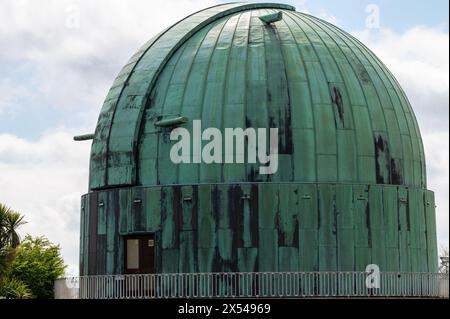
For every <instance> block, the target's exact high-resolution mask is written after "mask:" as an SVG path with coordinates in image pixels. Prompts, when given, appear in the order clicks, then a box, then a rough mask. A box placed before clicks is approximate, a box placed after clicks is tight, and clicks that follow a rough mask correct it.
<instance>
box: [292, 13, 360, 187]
mask: <svg viewBox="0 0 450 319" xmlns="http://www.w3.org/2000/svg"><path fill="white" fill-rule="evenodd" d="M295 15H296V16H297V17H299V18H300V19H302V18H303V17H304V16H306V15H304V16H303V15H300V14H297V13H295ZM304 22H305V21H304ZM305 23H306V24H307V25H308V26H309V27H310V28H311V29H312V30H314V28H312V27H311V26H310V25H309V24H308V23H307V22H305ZM319 27H320V26H319ZM314 31H315V30H314ZM322 31H324V30H323V29H322ZM324 32H325V31H324ZM316 34H317V36H318V37H319V38H320V39H321V41H322V43H323V44H324V47H325V48H326V50H327V52H328V53H329V55H330V57H331V58H332V60H333V61H334V63H335V65H336V69H337V70H338V71H339V76H340V78H341V80H342V83H343V84H344V88H345V91H346V93H347V96H348V98H349V101H348V103H349V105H350V108H351V112H350V115H351V118H352V126H353V129H352V133H353V136H354V143H353V146H354V147H355V159H356V163H355V164H356V178H357V179H358V180H359V162H358V154H357V146H356V140H357V136H356V130H355V119H354V114H353V109H352V107H351V102H350V92H349V89H348V87H347V85H345V80H344V76H343V74H342V71H341V69H340V68H339V65H338V63H337V61H336V59H335V57H334V55H333V54H332V53H331V52H330V49H329V47H328V46H327V45H326V44H325V41H324V40H323V38H322V36H320V35H319V34H318V33H317V32H316ZM327 35H328V33H327ZM328 37H330V36H329V35H328ZM330 38H331V37H330ZM332 40H333V39H332ZM333 42H334V43H335V44H336V46H337V47H338V48H339V46H338V45H337V43H336V42H335V41H334V40H333ZM339 49H340V48H339ZM340 51H341V52H342V50H340ZM342 53H343V52H342ZM316 54H317V53H316ZM318 58H319V60H320V57H319V56H318ZM347 62H348V60H347ZM349 64H350V63H349ZM324 73H325V72H324ZM325 77H326V74H325ZM336 130H338V127H337V126H336ZM343 130H344V131H345V129H343ZM336 162H337V173H338V180H339V162H340V161H339V143H338V139H337V138H336Z"/></svg>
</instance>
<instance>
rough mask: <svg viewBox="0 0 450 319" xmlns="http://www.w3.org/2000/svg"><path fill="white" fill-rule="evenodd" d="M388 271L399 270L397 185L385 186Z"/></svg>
mask: <svg viewBox="0 0 450 319" xmlns="http://www.w3.org/2000/svg"><path fill="white" fill-rule="evenodd" d="M383 208H384V227H385V239H386V242H385V246H386V247H385V249H386V268H385V269H386V271H399V258H400V256H399V254H400V252H399V218H398V192H397V187H384V188H383Z"/></svg>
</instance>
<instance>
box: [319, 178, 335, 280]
mask: <svg viewBox="0 0 450 319" xmlns="http://www.w3.org/2000/svg"><path fill="white" fill-rule="evenodd" d="M318 195H319V207H318V208H319V270H322V271H326V270H329V271H334V270H336V269H337V237H336V235H337V224H336V222H337V220H336V210H335V205H336V203H335V190H334V186H333V185H329V184H319V185H318Z"/></svg>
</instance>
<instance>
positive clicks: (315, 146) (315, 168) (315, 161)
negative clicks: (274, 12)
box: [282, 14, 319, 183]
mask: <svg viewBox="0 0 450 319" xmlns="http://www.w3.org/2000/svg"><path fill="white" fill-rule="evenodd" d="M286 16H288V17H289V19H290V20H291V21H292V22H293V23H295V21H294V19H293V18H292V17H291V16H290V15H289V14H286ZM282 21H283V22H284V23H285V24H286V26H287V28H288V29H289V31H290V32H291V34H292V35H293V33H292V29H291V27H290V25H289V24H288V23H286V22H285V21H284V19H283V20H282ZM300 30H302V32H303V34H305V32H304V31H303V29H302V28H300ZM305 36H306V34H305ZM293 38H294V40H295V47H296V48H297V52H298V54H299V58H300V60H301V61H302V64H303V67H304V68H305V75H306V79H307V82H306V83H307V85H308V91H309V100H310V102H311V110H310V111H311V114H312V116H313V122H312V123H311V124H312V131H313V133H314V180H315V182H316V183H317V182H319V171H318V168H317V167H318V160H317V134H316V114H315V112H314V101H313V92H312V89H311V84H310V81H309V79H310V76H309V72H308V68H307V67H306V64H305V61H304V59H303V54H302V51H301V50H300V48H299V46H298V42H297V40H296V39H295V37H294V36H293ZM307 40H308V43H309V44H310V45H311V46H312V44H311V41H309V38H307Z"/></svg>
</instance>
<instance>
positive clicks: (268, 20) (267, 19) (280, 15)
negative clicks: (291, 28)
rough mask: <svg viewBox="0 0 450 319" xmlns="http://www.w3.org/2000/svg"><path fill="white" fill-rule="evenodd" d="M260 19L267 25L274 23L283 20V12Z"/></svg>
mask: <svg viewBox="0 0 450 319" xmlns="http://www.w3.org/2000/svg"><path fill="white" fill-rule="evenodd" d="M259 19H260V20H261V21H262V22H264V23H266V24H270V23H274V22H277V21H280V20H281V19H283V12H281V11H278V12H277V13H272V14H267V15H264V16H260V17H259Z"/></svg>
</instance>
